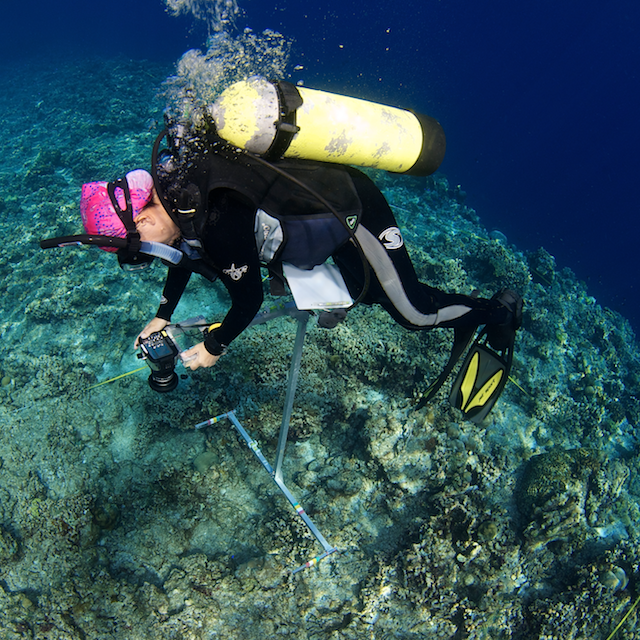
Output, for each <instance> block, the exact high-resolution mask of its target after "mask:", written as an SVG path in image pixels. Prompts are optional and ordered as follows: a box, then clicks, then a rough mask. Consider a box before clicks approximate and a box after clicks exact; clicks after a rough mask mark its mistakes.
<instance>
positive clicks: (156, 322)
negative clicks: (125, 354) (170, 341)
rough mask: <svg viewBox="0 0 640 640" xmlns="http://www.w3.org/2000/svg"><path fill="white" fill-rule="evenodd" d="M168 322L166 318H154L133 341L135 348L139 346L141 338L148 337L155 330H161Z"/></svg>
mask: <svg viewBox="0 0 640 640" xmlns="http://www.w3.org/2000/svg"><path fill="white" fill-rule="evenodd" d="M168 324H169V321H168V320H163V319H162V318H154V319H153V320H152V321H151V322H150V323H149V324H148V325H147V326H146V327H145V328H144V329H143V330H142V331H141V332H140V334H139V335H138V337H137V338H136V341H135V342H134V343H133V346H134V348H135V349H137V348H138V347H139V346H140V340H142V338H148V337H149V336H150V335H151V334H152V333H155V332H156V331H162V330H163V329H164V328H165V327H166V326H167V325H168Z"/></svg>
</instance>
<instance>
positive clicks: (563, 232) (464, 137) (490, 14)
mask: <svg viewBox="0 0 640 640" xmlns="http://www.w3.org/2000/svg"><path fill="white" fill-rule="evenodd" d="M240 4H241V7H242V9H243V10H244V13H243V15H242V16H240V17H239V18H238V21H237V26H238V27H239V28H243V27H244V26H250V27H252V28H253V29H254V30H256V31H258V30H261V29H264V28H272V29H277V30H280V31H281V32H282V33H284V35H286V36H287V37H289V38H292V39H294V40H295V44H294V50H293V51H294V53H293V57H292V63H293V64H300V65H302V66H303V67H304V69H302V70H301V71H300V72H296V73H295V74H294V79H296V80H298V79H301V80H304V82H305V83H306V84H307V85H309V86H317V87H319V88H326V89H332V90H336V91H344V92H345V93H351V94H353V95H359V96H363V97H367V98H370V99H374V100H378V101H382V102H388V103H392V104H397V105H399V106H405V107H410V108H414V109H416V110H420V111H424V112H427V113H429V114H431V115H434V116H436V117H437V118H438V119H439V120H440V121H441V122H442V124H443V126H444V128H445V131H446V132H447V135H448V150H447V157H446V159H445V162H444V163H443V165H442V171H443V172H444V173H445V174H446V175H447V176H448V178H449V180H450V181H451V182H452V183H455V184H460V185H461V186H462V188H463V190H464V191H466V193H467V194H468V198H467V203H468V204H470V205H471V206H473V207H474V208H476V210H477V211H478V213H479V214H480V216H481V218H482V220H483V222H484V223H485V225H486V226H487V227H488V228H490V229H491V228H497V229H500V230H501V231H502V232H503V233H505V234H506V235H507V237H508V239H509V241H510V242H512V243H514V244H515V245H516V246H517V247H518V248H520V249H523V250H531V249H536V248H537V247H539V246H544V247H545V248H546V249H547V250H548V251H549V252H550V253H551V254H552V255H554V256H555V257H556V260H557V264H558V266H559V267H570V268H571V269H572V270H574V271H575V272H576V274H577V275H578V276H579V277H580V278H581V279H584V280H585V281H586V282H587V284H588V288H589V292H590V293H591V294H592V295H594V296H595V297H596V298H597V299H598V301H599V302H601V303H602V304H604V305H607V306H610V307H611V308H614V309H616V310H618V311H620V312H621V313H623V314H624V315H625V316H627V317H628V318H629V319H630V320H631V321H632V322H633V323H634V326H635V328H636V331H637V330H638V329H640V301H639V300H638V282H637V266H636V234H637V232H638V230H639V229H640V224H639V223H638V222H637V220H636V215H637V212H638V204H637V194H636V191H637V188H636V182H637V181H636V172H637V169H638V164H639V163H638V160H637V149H638V146H639V143H640V125H639V124H638V113H640V84H639V82H638V69H640V64H639V63H640V48H639V47H638V46H637V44H636V38H637V33H638V27H639V26H640V5H638V3H636V2H631V1H629V0H619V1H618V2H615V3H607V4H605V3H599V2H593V1H590V0H587V1H580V2H578V1H577V0H564V1H562V2H557V1H551V0H542V1H538V2H528V3H514V2H512V1H508V0H489V1H488V2H482V3H474V2H470V1H468V0H467V1H464V2H463V1H462V0H447V1H446V2H439V1H435V0H410V1H407V2H403V3H393V4H390V3H389V2H387V1H382V0H370V1H369V2H366V3H362V1H361V0H357V1H355V0H340V2H336V1H330V2H321V3H308V2H305V3H301V2H299V1H294V0H279V1H278V2H275V3H272V2H268V3H267V2H264V1H259V0H244V1H243V2H241V3H240ZM3 23H4V26H5V29H4V30H3V31H4V33H3V38H2V40H0V55H1V56H2V59H3V60H4V61H5V62H6V61H19V60H21V59H25V58H32V59H38V58H39V57H41V56H46V57H47V58H48V59H51V58H52V57H55V56H61V57H62V56H65V55H69V54H71V55H74V56H83V55H88V54H99V55H114V54H123V55H126V56H130V57H133V58H138V59H139V58H147V59H154V60H159V61H167V62H168V63H170V62H171V61H172V60H176V59H177V58H178V57H179V56H180V55H181V54H182V53H183V52H184V51H185V50H186V49H188V48H190V47H198V46H201V45H202V44H203V42H204V39H205V37H206V33H205V30H204V28H203V27H202V26H198V25H196V26H194V24H193V21H192V20H190V19H189V18H188V17H180V18H175V17H171V16H169V15H168V14H167V13H166V11H165V8H164V4H163V3H162V2H161V1H160V0H136V2H130V1H129V0H113V1H111V2H95V3H87V2H81V1H79V0H64V1H62V2H57V3H50V2H45V1H44V0H30V1H28V2H21V3H18V4H15V5H10V6H9V7H6V6H5V7H4V15H3ZM25 81H28V79H25Z"/></svg>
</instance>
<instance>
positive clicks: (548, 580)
mask: <svg viewBox="0 0 640 640" xmlns="http://www.w3.org/2000/svg"><path fill="white" fill-rule="evenodd" d="M169 71H170V70H168V69H164V68H162V67H159V66H154V65H153V64H152V63H148V62H144V63H137V62H133V61H129V60H115V61H100V60H93V61H87V62H78V61H73V62H64V63H63V61H57V62H56V64H55V66H53V65H51V66H47V65H38V66H37V67H35V66H34V67H25V68H19V67H18V68H11V69H9V68H6V67H5V68H2V72H1V74H0V86H1V89H2V90H1V91H0V112H1V113H2V119H3V126H4V128H5V137H6V139H7V140H11V141H12V144H11V145H8V146H7V148H6V149H5V153H4V155H3V160H2V165H0V193H1V194H2V196H1V201H0V212H1V213H2V216H1V218H0V226H1V228H2V233H3V237H4V238H5V239H6V240H5V243H4V247H3V251H2V252H1V253H0V274H1V276H2V278H1V280H0V287H1V288H2V297H1V299H0V305H2V314H1V315H0V318H1V319H0V331H1V332H2V342H1V343H0V397H1V399H2V402H1V404H0V420H1V422H2V429H1V430H0V628H2V637H3V638H7V639H9V640H13V639H18V638H25V637H29V638H65V639H67V640H74V639H77V640H83V639H84V638H100V639H107V638H128V639H130V640H135V639H143V638H144V639H147V638H154V639H158V640H163V639H170V638H185V639H186V638H189V639H194V640H195V639H202V640H204V639H211V638H235V639H239V640H240V639H243V638H246V639H254V638H257V637H277V636H284V637H290V638H301V639H302V638H305V639H307V638H308V639H311V638H318V639H320V638H323V639H325V638H332V639H338V638H341V639H358V640H359V639H364V638H367V639H369V638H389V639H390V638H393V639H396V640H399V639H402V640H417V639H420V638H429V639H430V640H431V639H438V638H442V639H450V638H478V639H484V638H486V639H489V638H491V639H492V640H495V639H498V638H519V639H525V638H526V639H527V640H529V639H532V638H540V639H543V638H544V639H549V638H563V639H564V638H576V639H577V638H593V639H598V638H601V639H602V640H604V639H605V638H607V636H608V635H609V633H610V632H611V631H612V630H613V629H614V627H615V626H616V624H617V623H618V622H619V621H620V620H621V619H622V617H623V615H624V613H625V612H626V611H628V610H629V608H630V607H631V603H632V602H633V601H634V600H635V599H636V597H637V594H638V585H639V582H638V571H639V567H640V547H639V541H640V531H639V528H638V524H637V523H638V521H639V520H640V513H639V509H638V503H639V501H640V480H639V475H638V470H639V468H640V455H639V451H638V437H637V429H638V423H639V420H640V402H639V397H640V359H639V353H640V351H639V349H638V343H637V341H636V338H635V336H634V334H633V332H632V331H631V328H630V326H629V324H628V323H627V321H626V320H624V319H623V318H622V317H620V316H619V315H618V314H616V313H613V312H611V311H609V310H607V309H603V308H601V307H600V306H599V305H598V303H597V301H596V300H594V299H593V298H592V297H590V296H589V294H588V292H587V291H586V289H585V286H584V284H583V283H581V282H579V281H577V280H576V278H575V276H574V275H573V274H572V273H571V271H570V270H569V269H566V268H564V269H559V268H558V267H557V266H556V264H555V261H554V259H553V257H552V256H550V255H549V254H548V253H547V252H545V250H544V249H542V248H541V249H539V250H538V251H536V252H533V253H523V252H521V251H519V250H518V249H517V248H516V247H513V246H510V245H509V244H508V243H507V241H506V240H505V238H504V237H503V236H502V235H501V234H497V233H493V232H492V233H490V232H489V231H487V230H486V229H485V228H484V227H483V226H482V222H481V220H480V218H479V217H478V215H477V214H476V212H474V211H473V210H472V209H470V208H469V207H467V206H466V205H465V204H464V194H463V193H462V192H461V191H460V189H459V188H454V187H451V186H450V185H449V183H448V182H447V180H446V178H445V177H444V176H442V175H439V174H437V175H435V176H432V177H430V178H422V179H417V178H406V177H405V178H403V177H397V176H392V175H388V174H383V173H381V172H376V171H371V172H370V173H371V175H372V177H373V178H374V179H375V180H376V181H377V182H378V184H379V185H380V186H381V188H382V189H383V190H384V192H385V195H386V196H387V198H388V199H389V201H390V203H391V204H392V206H393V207H394V209H395V211H396V214H397V216H398V219H399V222H400V226H401V227H402V229H403V231H404V235H405V241H406V243H407V245H408V246H409V247H410V251H411V254H412V257H413V259H414V261H415V264H416V268H417V270H418V272H419V274H420V277H421V278H422V279H424V280H425V281H427V282H429V283H431V284H433V285H435V286H439V287H442V288H445V289H449V290H458V291H462V292H471V291H474V290H478V291H480V292H481V294H483V295H491V294H492V293H493V292H494V291H495V290H496V289H498V288H500V287H502V286H505V285H508V286H512V287H516V288H518V289H519V290H520V291H521V292H522V293H523V295H524V296H525V299H526V306H525V312H524V327H523V331H521V332H520V334H519V336H518V340H517V345H516V354H515V365H514V369H513V372H512V379H513V380H512V383H511V384H509V385H508V386H507V387H506V389H505V392H504V394H503V396H502V398H501V399H500V401H499V402H498V404H497V406H496V408H495V410H494V411H493V412H492V414H490V416H489V417H488V419H487V420H485V421H484V422H483V423H482V424H471V423H468V422H464V421H463V420H462V419H461V415H460V414H459V413H457V412H456V411H455V410H454V409H452V408H451V407H450V406H449V404H448V402H447V398H446V394H447V391H446V388H445V389H443V390H442V391H441V392H440V394H439V395H438V396H437V398H436V399H435V401H434V402H432V403H430V404H429V405H427V406H424V407H421V404H420V399H421V398H422V396H423V394H424V393H425V391H426V389H427V388H428V385H429V383H430V382H431V381H432V380H433V379H434V378H435V377H436V376H437V374H438V373H439V371H440V369H441V367H442V365H443V363H444V362H445V361H446V359H447V357H448V350H449V347H450V340H451V336H450V335H449V334H448V333H447V332H446V331H435V332H420V333H408V332H405V331H403V330H401V329H400V328H399V327H398V326H397V325H395V324H394V323H393V322H392V321H391V320H390V319H389V318H388V316H387V315H386V314H385V313H384V312H383V311H382V310H381V309H379V308H375V307H373V308H365V307H360V308H358V309H355V310H354V311H352V312H350V313H349V314H348V318H347V320H346V321H345V322H344V323H342V324H340V325H338V326H337V327H336V328H335V329H332V330H326V329H322V328H320V327H318V326H316V325H315V324H312V325H311V326H310V327H309V331H308V336H307V340H306V344H305V348H304V353H303V360H302V369H301V375H300V382H299V388H298V393H297V396H296V401H295V405H294V411H293V416H292V423H291V436H290V441H289V444H288V448H287V456H286V459H285V464H284V474H285V478H286V480H287V484H288V486H289V487H290V488H291V490H292V492H293V493H294V495H296V497H298V498H299V499H300V501H301V503H302V504H303V505H304V507H305V509H306V510H307V511H308V513H309V514H310V516H311V517H312V518H313V520H314V522H315V523H316V524H317V526H318V527H319V529H320V530H321V531H322V532H323V534H324V535H325V536H326V537H327V538H328V540H329V541H330V542H331V544H333V545H335V546H336V547H338V549H339V550H340V553H339V554H334V555H332V556H330V557H329V558H328V559H326V560H323V561H322V562H320V563H319V564H318V565H317V566H316V567H314V568H310V569H306V570H304V571H301V572H300V573H297V574H295V575H292V574H291V570H292V569H293V568H296V567H297V566H299V565H300V564H302V563H304V562H306V561H307V560H309V559H310V558H312V557H313V556H315V555H317V554H318V553H319V551H320V549H319V547H318V544H317V542H316V540H315V539H314V538H313V537H312V536H311V534H310V533H309V531H308V530H307V529H306V528H305V526H304V525H303V524H302V522H301V521H300V520H299V519H298V518H297V517H296V515H295V512H293V510H292V509H291V507H290V505H289V504H288V503H287V502H286V500H284V498H283V497H282V496H281V495H280V493H279V492H278V491H277V489H276V488H275V487H274V485H273V483H272V481H271V479H270V478H269V477H268V475H267V474H266V473H264V471H263V470H262V468H260V466H259V465H258V464H257V462H256V461H255V459H254V457H253V455H252V453H251V452H250V451H248V450H247V448H246V447H245V446H244V445H242V444H239V443H238V439H237V438H236V436H235V434H234V432H233V430H232V429H231V428H230V426H229V425H228V424H225V423H223V422H221V423H219V424H216V425H213V426H211V427H209V428H207V429H203V430H199V431H196V430H195V429H194V425H195V424H197V423H198V422H201V421H202V420H205V419H207V418H208V417H210V416H213V415H218V414H220V413H223V412H226V411H229V410H231V409H233V410H235V411H236V412H237V414H238V416H239V417H240V418H241V420H242V422H243V424H244V425H245V427H246V428H247V429H248V430H249V431H250V432H251V433H252V435H253V436H254V437H255V438H256V439H257V440H258V441H259V442H260V446H261V448H262V450H263V451H264V453H265V455H266V456H267V458H268V459H269V460H273V458H274V455H275V449H276V445H277V437H278V428H279V425H280V420H281V416H282V405H283V399H284V392H285V388H286V375H287V370H288V366H289V361H290V356H291V351H292V348H293V339H294V334H295V327H296V325H295V322H294V321H293V320H291V319H290V318H281V319H279V320H276V321H273V322H272V323H269V324H268V325H261V326H258V327H255V328H254V329H252V330H250V331H247V332H245V333H244V334H243V335H242V336H241V337H240V338H239V339H238V340H237V341H235V342H234V343H233V345H232V347H231V348H230V350H229V353H228V354H227V355H226V356H224V358H222V359H221V360H220V362H219V363H218V365H217V366H216V367H215V368H214V369H213V370H210V371H197V372H195V373H193V374H189V375H188V376H185V378H183V379H181V380H180V384H179V387H178V390H177V391H175V392H173V393H171V394H166V395H162V396H159V395H158V394H155V393H154V392H153V391H152V390H151V389H150V388H149V387H148V385H147V382H146V376H147V371H141V372H139V373H133V374H131V375H128V376H126V377H123V378H121V379H119V380H117V381H114V382H111V383H108V384H103V385H101V386H95V385H98V384H99V383H101V382H105V381H107V380H109V379H110V378H113V377H116V376H119V375H121V374H124V373H128V372H130V371H133V370H134V369H137V368H139V367H140V362H139V360H137V359H136V357H135V353H134V350H133V347H132V343H133V340H134V338H135V336H136V334H137V332H138V331H139V330H140V328H141V327H142V326H144V324H145V323H146V322H147V321H148V319H149V318H150V317H151V315H152V314H153V313H154V311H155V308H156V302H157V300H158V297H159V295H160V292H161V287H162V282H163V278H164V268H163V267H161V266H160V265H157V266H155V267H154V268H152V269H151V270H149V271H148V272H145V273H143V274H142V275H140V276H131V275H128V274H125V273H122V272H121V271H120V269H119V268H118V266H117V264H116V263H115V261H114V260H113V258H112V257H110V256H109V255H107V254H106V253H104V252H101V251H98V250H95V249H86V248H85V249H64V250H63V249H61V250H56V251H47V252H43V251H41V250H40V249H39V248H38V245H37V242H38V240H40V239H41V238H43V237H48V236H53V235H57V234H66V233H74V232H77V231H78V230H79V228H80V220H79V214H78V211H77V198H78V194H79V189H80V185H81V183H82V182H83V181H86V180H93V179H99V178H114V177H117V176H119V175H122V174H123V173H124V172H125V171H126V170H128V169H131V168H133V167H136V166H141V167H147V166H148V162H149V159H148V156H149V153H150V147H151V144H152V141H153V139H154V137H155V135H156V133H157V129H158V128H159V124H158V123H159V122H160V120H161V109H162V104H161V101H160V100H159V99H158V98H157V97H156V91H157V87H158V86H159V85H160V84H161V81H162V79H163V78H165V77H166V76H167V75H168V73H169ZM25 77H30V78H31V81H32V82H31V84H28V85H27V84H25V83H24V82H21V81H20V79H23V78H25ZM80 87H81V88H82V90H80ZM9 88H10V89H11V90H9ZM134 89H135V90H134ZM275 302H276V301H274V300H269V301H268V302H267V304H271V303H275ZM226 305H227V300H226V296H225V293H224V291H222V290H221V289H219V288H216V287H211V285H209V284H208V283H206V282H204V281H197V280H194V281H193V282H192V283H190V288H189V291H188V295H186V296H185V299H184V300H183V301H182V302H181V304H180V307H179V308H178V310H177V313H176V317H177V318H187V317H190V316H194V315H197V314H200V313H204V314H205V315H206V316H207V317H208V318H210V319H215V318H219V317H220V315H221V314H223V313H224V311H225V308H226ZM181 373H183V372H182V371H181ZM636 621H637V614H636V613H635V612H634V613H633V614H632V615H631V616H630V617H629V618H628V619H627V621H626V622H625V624H624V626H623V629H622V630H621V631H620V632H619V634H620V637H625V638H640V631H638V629H637V628H636Z"/></svg>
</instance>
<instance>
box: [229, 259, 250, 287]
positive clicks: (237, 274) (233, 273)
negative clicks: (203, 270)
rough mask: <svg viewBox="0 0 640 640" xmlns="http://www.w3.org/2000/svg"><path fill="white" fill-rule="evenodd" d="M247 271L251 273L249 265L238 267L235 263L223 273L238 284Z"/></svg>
mask: <svg viewBox="0 0 640 640" xmlns="http://www.w3.org/2000/svg"><path fill="white" fill-rule="evenodd" d="M247 271H249V267H248V265H246V264H245V265H243V266H242V267H236V265H235V263H233V264H232V265H231V266H230V267H229V268H228V269H223V270H222V273H224V275H225V276H229V277H230V278H231V279H232V280H233V281H235V282H237V281H238V280H240V278H242V276H243V275H244V274H245V273H247Z"/></svg>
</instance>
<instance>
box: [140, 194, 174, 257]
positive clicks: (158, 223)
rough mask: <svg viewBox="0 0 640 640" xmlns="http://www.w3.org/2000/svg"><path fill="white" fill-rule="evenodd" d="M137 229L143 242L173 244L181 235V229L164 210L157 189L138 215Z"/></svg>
mask: <svg viewBox="0 0 640 640" xmlns="http://www.w3.org/2000/svg"><path fill="white" fill-rule="evenodd" d="M135 222H136V229H137V230H138V233H139V234H140V240H142V241H143V242H162V243H163V244H169V245H170V244H173V242H175V240H177V239H178V237H179V236H180V230H179V229H178V227H177V225H176V224H175V222H174V221H173V220H172V219H171V218H170V217H169V214H168V213H167V212H166V211H165V210H164V207H163V206H162V204H161V202H160V200H159V199H158V195H157V194H156V192H155V190H154V191H153V197H152V198H151V201H150V202H149V204H148V205H147V206H146V207H145V208H144V209H143V210H142V211H141V212H140V213H139V214H138V215H137V216H136V220H135Z"/></svg>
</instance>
